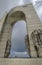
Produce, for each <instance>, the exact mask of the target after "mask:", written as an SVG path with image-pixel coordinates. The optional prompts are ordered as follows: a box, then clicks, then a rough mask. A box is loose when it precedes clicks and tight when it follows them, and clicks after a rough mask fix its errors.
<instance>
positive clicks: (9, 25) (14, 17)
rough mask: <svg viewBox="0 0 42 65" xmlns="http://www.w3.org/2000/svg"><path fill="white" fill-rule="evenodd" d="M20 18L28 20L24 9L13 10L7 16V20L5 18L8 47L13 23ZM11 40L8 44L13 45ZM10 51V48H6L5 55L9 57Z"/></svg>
mask: <svg viewBox="0 0 42 65" xmlns="http://www.w3.org/2000/svg"><path fill="white" fill-rule="evenodd" d="M18 20H24V21H25V22H26V17H25V14H24V12H23V11H15V12H12V11H11V12H9V13H8V16H7V17H6V20H5V26H6V31H5V32H7V34H6V40H5V45H6V47H7V41H10V40H11V34H12V27H13V24H15V23H16V22H17V21H18ZM26 27H27V26H26ZM10 42H11V41H10ZM10 42H9V43H8V44H9V45H10V46H11V43H10ZM10 46H9V47H10ZM7 50H8V51H7ZM9 51H10V48H8V47H7V49H5V54H4V57H8V55H9Z"/></svg>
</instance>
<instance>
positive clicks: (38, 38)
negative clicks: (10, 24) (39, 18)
mask: <svg viewBox="0 0 42 65" xmlns="http://www.w3.org/2000/svg"><path fill="white" fill-rule="evenodd" d="M31 36H32V40H33V43H34V47H35V50H36V52H37V57H39V50H40V48H42V30H40V29H38V30H34V31H33V32H32V34H31Z"/></svg>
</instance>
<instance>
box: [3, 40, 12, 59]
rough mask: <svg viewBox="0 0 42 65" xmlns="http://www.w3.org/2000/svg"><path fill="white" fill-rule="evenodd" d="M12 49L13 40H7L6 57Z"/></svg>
mask: <svg viewBox="0 0 42 65" xmlns="http://www.w3.org/2000/svg"><path fill="white" fill-rule="evenodd" d="M10 49H11V41H10V40H7V43H6V49H5V54H4V58H8V56H9V54H10Z"/></svg>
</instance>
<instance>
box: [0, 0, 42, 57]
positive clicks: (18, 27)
mask: <svg viewBox="0 0 42 65" xmlns="http://www.w3.org/2000/svg"><path fill="white" fill-rule="evenodd" d="M26 3H32V4H33V6H34V8H35V10H36V11H37V14H38V16H39V18H40V20H41V22H42V0H0V19H1V18H2V16H3V14H4V13H5V12H6V11H7V12H9V11H10V10H11V9H12V8H13V7H16V6H20V5H24V4H26ZM21 31H22V32H21ZM26 34H27V31H26V23H25V22H24V21H23V20H22V21H20V22H19V21H18V22H17V23H16V24H15V25H14V26H13V29H12V37H11V42H12V43H11V45H12V46H11V51H10V55H9V57H15V55H16V57H29V55H28V54H27V51H26V45H25V35H26Z"/></svg>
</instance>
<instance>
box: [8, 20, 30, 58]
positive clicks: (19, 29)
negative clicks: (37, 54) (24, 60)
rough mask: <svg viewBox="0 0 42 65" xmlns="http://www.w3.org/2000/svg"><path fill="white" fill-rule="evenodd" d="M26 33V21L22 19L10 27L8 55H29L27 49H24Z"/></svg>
mask: <svg viewBox="0 0 42 65" xmlns="http://www.w3.org/2000/svg"><path fill="white" fill-rule="evenodd" d="M26 35H27V30H26V22H25V21H24V20H20V21H17V22H16V23H15V25H13V29H12V36H11V51H10V55H9V57H16V58H17V57H30V56H29V50H27V49H26V43H25V36H26Z"/></svg>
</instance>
